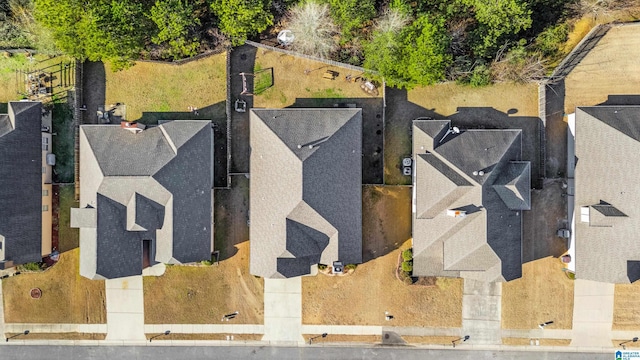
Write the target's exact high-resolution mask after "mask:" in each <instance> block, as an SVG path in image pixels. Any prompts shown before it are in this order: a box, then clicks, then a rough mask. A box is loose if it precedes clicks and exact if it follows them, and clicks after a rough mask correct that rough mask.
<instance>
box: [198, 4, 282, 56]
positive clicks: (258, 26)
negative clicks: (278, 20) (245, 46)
mask: <svg viewBox="0 0 640 360" xmlns="http://www.w3.org/2000/svg"><path fill="white" fill-rule="evenodd" d="M270 8H271V0H213V2H212V3H211V10H213V12H214V14H215V15H216V16H217V17H218V19H219V24H218V27H219V28H220V31H222V33H224V34H225V35H228V36H229V37H231V42H232V43H233V44H234V45H239V44H242V43H243V42H244V41H245V40H246V39H247V37H249V36H252V35H255V34H258V33H260V32H262V31H264V30H265V29H266V28H267V27H269V26H271V25H273V14H272V13H271V12H270V11H269V9H270Z"/></svg>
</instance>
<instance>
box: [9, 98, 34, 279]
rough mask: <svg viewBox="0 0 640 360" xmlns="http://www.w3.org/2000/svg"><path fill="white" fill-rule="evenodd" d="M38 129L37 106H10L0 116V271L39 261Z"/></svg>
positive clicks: (24, 102)
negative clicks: (5, 263)
mask: <svg viewBox="0 0 640 360" xmlns="http://www.w3.org/2000/svg"><path fill="white" fill-rule="evenodd" d="M41 125H42V104H41V103H39V102H33V101H20V102H10V103H9V114H3V115H0V204H1V206H0V239H3V244H2V245H1V246H2V249H1V250H0V254H1V253H4V259H3V258H0V268H2V267H3V265H2V261H3V260H4V261H13V264H14V265H19V264H24V263H27V262H35V261H41V260H42V254H41V251H42V226H41V225H42V168H41V167H42V145H41V144H42V134H41Z"/></svg>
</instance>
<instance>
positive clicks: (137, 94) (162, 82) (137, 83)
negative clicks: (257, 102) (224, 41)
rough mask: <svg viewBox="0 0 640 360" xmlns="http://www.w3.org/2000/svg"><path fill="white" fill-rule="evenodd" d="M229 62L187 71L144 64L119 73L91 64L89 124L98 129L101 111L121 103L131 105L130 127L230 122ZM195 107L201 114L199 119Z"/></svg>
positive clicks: (196, 64)
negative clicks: (227, 106) (137, 124)
mask: <svg viewBox="0 0 640 360" xmlns="http://www.w3.org/2000/svg"><path fill="white" fill-rule="evenodd" d="M225 59H226V54H225V53H222V54H217V55H212V56H209V57H207V58H204V59H201V60H196V61H192V62H189V63H186V64H183V65H171V64H160V63H151V62H138V63H136V64H135V65H134V66H132V67H131V68H129V69H126V70H122V71H118V72H113V71H112V70H111V67H110V66H109V64H103V63H86V64H85V71H84V76H85V78H84V98H85V103H86V105H87V111H86V112H85V123H95V121H96V119H95V114H96V110H97V107H98V106H101V105H105V104H106V105H108V104H115V103H124V104H126V105H127V109H126V111H127V114H126V118H127V120H130V121H133V120H140V121H143V122H146V123H155V122H157V121H158V119H172V120H175V119H191V118H202V119H211V118H216V117H221V118H224V117H225V111H224V108H225V100H226V95H227V91H226V70H225V63H226V60H225ZM190 107H195V108H198V110H197V112H198V114H195V113H194V112H192V111H191V109H190ZM163 113H167V114H163Z"/></svg>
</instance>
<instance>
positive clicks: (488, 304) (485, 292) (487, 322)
mask: <svg viewBox="0 0 640 360" xmlns="http://www.w3.org/2000/svg"><path fill="white" fill-rule="evenodd" d="M501 315H502V284H501V283H486V282H481V281H475V280H469V279H465V280H464V291H463V293H462V330H463V333H464V335H469V336H470V337H471V340H472V341H473V343H474V344H485V345H490V344H501V343H502V329H501Z"/></svg>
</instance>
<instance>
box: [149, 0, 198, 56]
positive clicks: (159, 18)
mask: <svg viewBox="0 0 640 360" xmlns="http://www.w3.org/2000/svg"><path fill="white" fill-rule="evenodd" d="M149 18H150V19H151V20H152V21H153V22H154V23H155V24H156V26H157V27H158V32H157V34H156V35H155V36H154V37H152V38H151V40H152V41H153V43H154V44H162V43H165V42H166V43H168V44H169V52H170V55H171V56H174V57H183V56H194V55H196V54H197V52H198V47H199V46H200V43H199V42H198V40H197V38H196V37H195V36H193V35H192V31H193V29H194V27H195V26H196V25H199V24H200V20H199V19H198V18H195V17H194V16H193V7H192V6H191V5H189V4H187V2H186V1H182V0H158V1H156V3H155V4H154V5H153V7H152V8H151V14H150V16H149ZM190 35H191V36H190Z"/></svg>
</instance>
